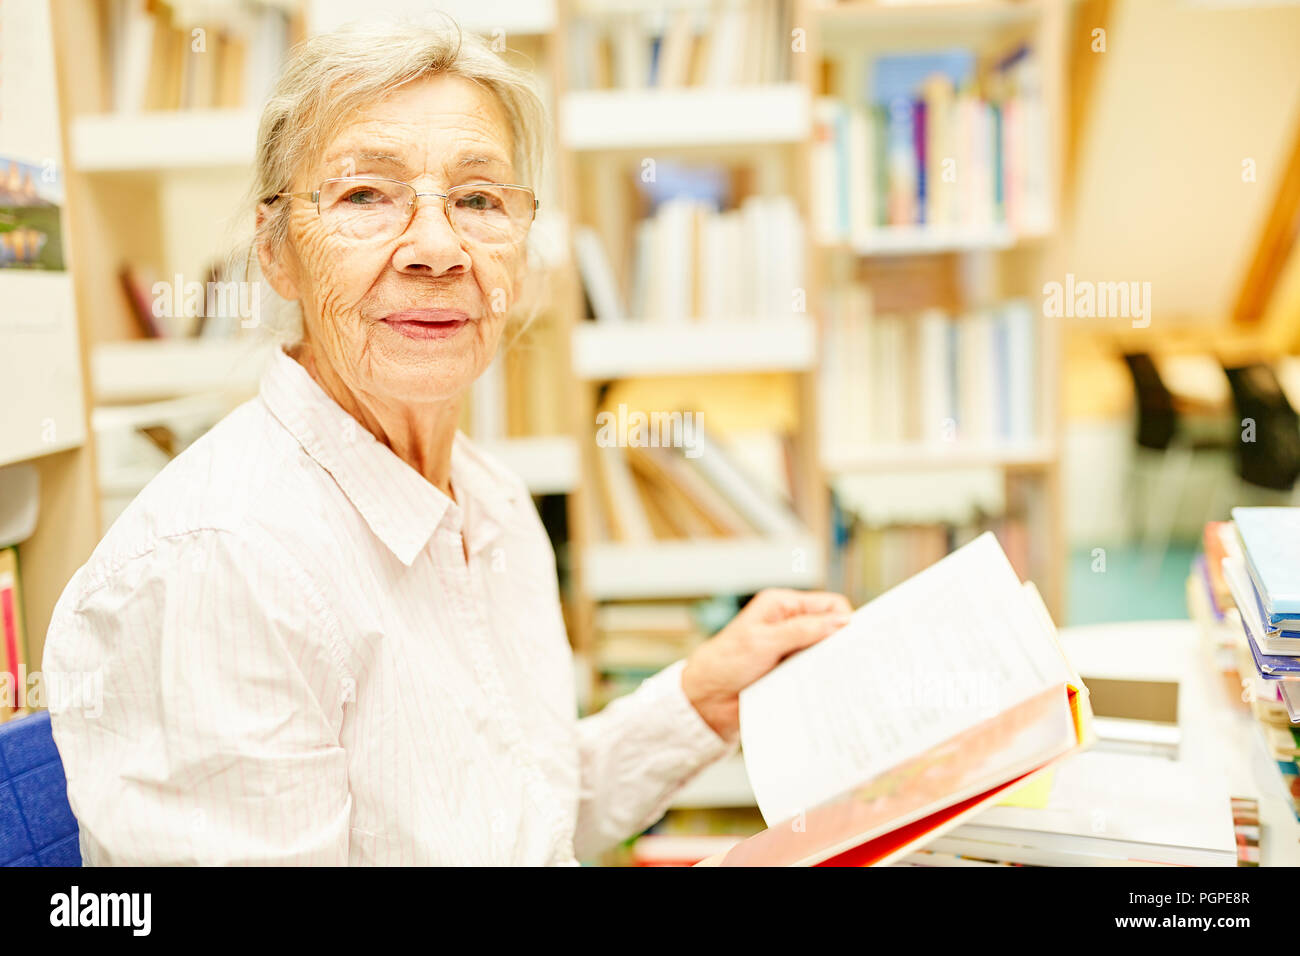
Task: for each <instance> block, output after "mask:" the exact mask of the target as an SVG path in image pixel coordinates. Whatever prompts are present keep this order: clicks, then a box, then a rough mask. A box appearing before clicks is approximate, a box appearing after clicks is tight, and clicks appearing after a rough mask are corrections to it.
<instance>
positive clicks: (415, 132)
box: [322, 76, 513, 174]
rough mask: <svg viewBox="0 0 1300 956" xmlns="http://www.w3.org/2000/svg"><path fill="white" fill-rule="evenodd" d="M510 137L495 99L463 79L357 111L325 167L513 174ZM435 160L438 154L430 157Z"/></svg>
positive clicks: (432, 81) (418, 86) (428, 84)
mask: <svg viewBox="0 0 1300 956" xmlns="http://www.w3.org/2000/svg"><path fill="white" fill-rule="evenodd" d="M510 147H511V131H510V124H509V122H508V121H507V119H506V114H505V110H504V109H503V108H502V107H501V104H500V102H499V101H498V100H497V99H496V97H495V96H494V95H493V94H492V92H491V91H490V90H488V89H486V88H484V87H482V86H480V85H479V84H476V83H472V82H470V81H468V80H465V79H463V78H462V77H457V76H438V77H430V78H428V79H427V80H421V81H419V82H417V83H412V84H410V85H408V86H406V87H403V88H402V89H399V90H396V91H394V92H393V93H390V94H388V95H387V96H385V97H384V98H383V99H381V100H378V101H376V102H374V103H372V104H368V105H367V106H364V107H362V108H360V109H358V110H356V111H355V112H354V113H353V114H352V115H351V116H350V117H349V118H348V119H347V120H344V121H343V122H341V123H340V124H339V126H338V129H337V131H336V132H335V134H334V136H333V138H332V139H331V140H330V141H329V143H328V144H327V145H326V147H325V150H324V152H323V157H322V162H323V164H324V165H325V166H326V167H328V168H329V169H331V170H338V169H345V170H346V169H348V168H352V169H355V170H361V169H366V168H369V169H390V170H392V171H394V172H396V171H401V170H402V169H403V168H405V169H407V170H413V169H415V168H417V167H418V168H425V167H428V166H431V165H435V163H434V160H435V159H436V165H437V166H439V167H441V168H443V169H444V170H446V171H447V172H448V173H460V172H465V171H477V172H482V173H484V174H487V173H493V172H495V173H501V174H504V173H506V172H508V171H509V170H510V169H511V167H512V165H513V164H512V162H511V150H510ZM431 153H434V154H436V156H434V155H430V154H431Z"/></svg>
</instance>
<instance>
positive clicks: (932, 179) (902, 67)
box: [813, 48, 1051, 243]
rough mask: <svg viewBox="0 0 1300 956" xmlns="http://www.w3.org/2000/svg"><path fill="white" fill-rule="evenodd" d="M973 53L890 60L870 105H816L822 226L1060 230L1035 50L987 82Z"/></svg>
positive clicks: (847, 237) (840, 236) (837, 237)
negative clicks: (1054, 220) (1053, 225)
mask: <svg viewBox="0 0 1300 956" xmlns="http://www.w3.org/2000/svg"><path fill="white" fill-rule="evenodd" d="M979 72H980V71H979V70H977V65H976V61H975V58H974V56H973V54H971V53H969V52H966V51H960V50H958V51H938V52H933V53H914V54H899V55H892V56H882V57H879V58H877V59H876V60H875V61H874V64H873V69H872V71H871V73H872V81H871V82H872V89H871V90H870V92H869V95H868V97H867V100H866V102H861V103H845V102H843V101H840V100H836V99H829V98H828V99H822V100H819V101H818V103H817V104H816V112H815V124H816V128H815V146H814V152H813V163H814V165H813V169H814V170H815V174H814V177H813V180H814V182H815V184H816V186H817V189H818V191H819V192H818V195H817V197H816V203H815V213H816V221H815V226H816V231H817V237H818V239H819V240H820V241H822V242H826V243H837V242H852V243H857V242H862V241H866V240H869V239H870V236H871V233H872V232H873V231H874V230H876V229H879V228H882V227H896V226H924V227H927V228H931V229H935V230H936V231H942V230H945V229H963V230H972V231H973V230H982V229H987V230H993V229H995V228H999V227H1000V228H1004V229H1008V230H1010V231H1011V232H1012V233H1013V234H1018V235H1032V234H1037V233H1041V232H1044V231H1046V230H1047V229H1048V228H1050V221H1051V202H1050V198H1049V196H1050V184H1049V181H1048V174H1047V171H1048V166H1049V162H1048V150H1047V117H1046V113H1045V110H1044V106H1043V97H1042V92H1041V88H1040V80H1039V71H1038V66H1037V63H1036V59H1035V56H1034V53H1033V51H1032V49H1029V48H1021V49H1018V50H1016V51H1015V52H1014V53H1013V54H1012V55H1010V56H1008V57H1006V58H1004V59H1003V60H1002V61H1000V62H999V63H996V64H994V65H993V68H992V69H990V70H986V71H983V75H982V76H981V77H980V78H978V79H977V73H979Z"/></svg>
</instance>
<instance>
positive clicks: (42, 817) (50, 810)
mask: <svg viewBox="0 0 1300 956" xmlns="http://www.w3.org/2000/svg"><path fill="white" fill-rule="evenodd" d="M0 866H81V845H80V836H79V832H78V829H77V818H76V817H74V816H73V815H72V807H70V806H69V805H68V784H67V781H66V780H65V779H64V777H63V763H62V761H60V760H59V752H58V750H57V749H56V748H55V746H54V736H53V735H52V734H51V732H50V714H49V712H48V711H40V712H39V713H35V714H29V715H27V716H25V717H15V718H13V719H11V720H9V721H6V722H5V723H3V724H0Z"/></svg>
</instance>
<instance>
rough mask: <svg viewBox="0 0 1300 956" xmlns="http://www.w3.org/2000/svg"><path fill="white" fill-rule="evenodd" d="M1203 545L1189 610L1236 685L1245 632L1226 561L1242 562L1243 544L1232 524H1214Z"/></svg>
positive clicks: (1209, 648)
mask: <svg viewBox="0 0 1300 956" xmlns="http://www.w3.org/2000/svg"><path fill="white" fill-rule="evenodd" d="M1201 546H1202V548H1203V553H1202V554H1199V555H1197V557H1196V560H1195V561H1194V562H1193V565H1192V573H1191V574H1190V575H1189V576H1188V578H1187V607H1188V610H1189V611H1190V612H1191V616H1192V620H1194V621H1195V622H1196V623H1197V625H1198V627H1199V629H1200V634H1201V639H1202V641H1203V643H1204V645H1205V647H1206V649H1207V651H1208V653H1209V654H1210V656H1211V657H1212V659H1213V661H1214V664H1215V666H1216V668H1217V669H1218V670H1219V672H1220V673H1222V674H1225V675H1227V676H1228V677H1229V679H1230V680H1232V681H1233V682H1234V683H1235V682H1236V681H1237V680H1238V677H1239V674H1238V671H1237V646H1238V644H1240V643H1241V642H1242V637H1243V633H1242V629H1241V618H1240V616H1239V615H1238V613H1237V602H1236V601H1235V600H1233V597H1232V590H1231V588H1230V587H1229V586H1228V579H1227V577H1226V576H1225V575H1224V571H1223V561H1224V559H1225V558H1228V557H1232V558H1235V559H1237V560H1241V544H1240V542H1239V541H1238V539H1237V531H1236V529H1235V528H1234V527H1233V526H1232V522H1230V521H1210V522H1208V523H1207V524H1206V525H1205V533H1204V535H1203V536H1202V541H1201Z"/></svg>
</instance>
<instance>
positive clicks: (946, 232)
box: [827, 226, 1020, 256]
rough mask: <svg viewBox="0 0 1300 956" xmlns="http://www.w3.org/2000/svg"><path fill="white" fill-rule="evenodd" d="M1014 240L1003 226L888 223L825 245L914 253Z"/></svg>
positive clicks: (859, 251) (1001, 245)
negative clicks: (903, 224)
mask: <svg viewBox="0 0 1300 956" xmlns="http://www.w3.org/2000/svg"><path fill="white" fill-rule="evenodd" d="M1018 241H1020V240H1019V238H1018V237H1017V236H1016V235H1015V234H1014V233H1013V232H1012V231H1011V230H1010V229H1008V228H1007V227H1006V226H981V227H974V228H971V227H962V226H951V227H935V226H888V227H885V228H881V229H876V230H873V231H872V232H870V233H868V234H867V235H865V236H862V237H860V238H858V239H856V240H854V241H852V242H849V243H842V244H836V245H831V246H827V248H830V249H845V250H848V251H850V252H852V253H854V254H855V255H859V256H917V255H934V254H938V253H944V252H975V251H979V250H982V249H989V250H1000V249H1010V248H1011V247H1012V246H1014V245H1016V243H1017V242H1018Z"/></svg>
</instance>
